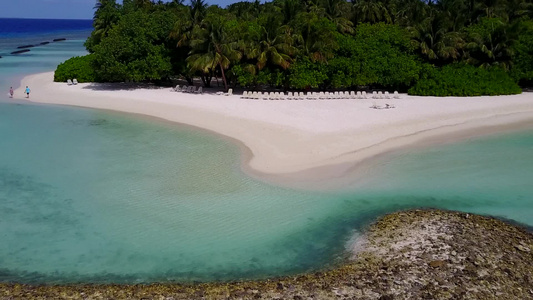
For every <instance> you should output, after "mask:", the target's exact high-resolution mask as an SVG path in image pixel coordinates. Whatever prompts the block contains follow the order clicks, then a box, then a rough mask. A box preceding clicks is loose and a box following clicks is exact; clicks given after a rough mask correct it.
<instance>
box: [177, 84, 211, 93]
mask: <svg viewBox="0 0 533 300" xmlns="http://www.w3.org/2000/svg"><path fill="white" fill-rule="evenodd" d="M172 90H173V91H175V92H182V93H191V94H203V93H204V91H203V88H202V87H201V86H199V87H198V89H196V87H195V86H193V85H191V86H186V85H184V86H183V87H180V86H179V85H176V87H175V88H173V89H172Z"/></svg>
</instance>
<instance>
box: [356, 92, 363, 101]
mask: <svg viewBox="0 0 533 300" xmlns="http://www.w3.org/2000/svg"><path fill="white" fill-rule="evenodd" d="M356 98H357V99H363V94H361V91H357V95H356Z"/></svg>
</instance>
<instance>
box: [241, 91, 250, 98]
mask: <svg viewBox="0 0 533 300" xmlns="http://www.w3.org/2000/svg"><path fill="white" fill-rule="evenodd" d="M241 99H248V91H244V92H242V96H241Z"/></svg>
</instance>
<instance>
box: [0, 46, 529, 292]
mask: <svg viewBox="0 0 533 300" xmlns="http://www.w3.org/2000/svg"><path fill="white" fill-rule="evenodd" d="M81 45H82V40H78V41H76V40H74V41H69V43H58V44H55V45H54V47H55V46H57V48H53V49H52V48H45V47H43V48H42V49H41V50H39V51H43V52H41V53H40V54H39V53H38V52H37V51H35V53H34V54H35V55H36V56H33V57H32V56H27V57H16V58H13V57H6V58H2V59H0V89H3V90H5V91H6V92H7V89H8V87H9V85H10V84H11V82H12V80H13V78H14V77H15V76H18V75H16V74H27V73H32V72H37V71H48V70H51V69H53V68H54V67H55V65H57V63H58V62H60V61H62V60H64V59H65V58H68V57H70V56H73V55H79V54H82V53H83V52H84V51H83V48H82V46H81ZM25 58H27V60H24V59H25ZM15 59H16V60H15ZM33 92H36V91H35V90H33ZM532 150H533V131H531V130H530V131H525V132H520V133H514V134H507V135H501V136H494V137H488V138H483V139H479V140H471V141H468V142H463V143H459V144H455V145H447V146H439V147H433V148H428V149H425V150H420V151H417V152H409V153H401V154H397V155H395V156H391V157H388V158H385V159H382V160H380V161H376V167H375V169H374V172H373V173H374V174H373V179H372V180H370V182H368V183H367V184H366V185H365V186H363V187H357V188H352V189H348V191H338V192H327V193H326V192H312V191H301V190H291V189H286V188H281V187H276V186H272V185H268V184H265V183H262V182H258V181H256V180H254V179H251V178H250V177H248V176H246V175H245V174H243V173H242V172H241V169H240V162H241V160H240V152H239V148H238V147H237V146H236V145H234V144H232V143H230V142H229V141H227V140H225V139H222V138H220V137H218V136H216V135H212V134H208V133H205V132H203V131H198V130H194V129H191V128H187V127H183V126H176V125H173V124H168V123H164V122H159V121H156V120H151V119H140V118H138V117H134V116H129V115H123V114H118V113H109V112H100V111H95V110H90V109H78V108H70V107H59V106H50V105H31V104H28V103H25V102H21V101H13V100H10V99H8V98H7V97H6V96H5V93H0V238H1V240H2V243H0V281H3V282H12V281H16V282H30V283H37V282H48V283H64V282H128V283H135V282H150V281H174V280H178V281H193V280H202V281H205V280H228V279H239V278H262V277H266V276H275V275H284V274H290V273H295V272H301V271H306V270H313V269H317V268H320V267H323V266H326V265H328V264H331V263H335V262H336V261H338V260H339V259H341V258H342V257H343V255H344V253H345V245H346V243H347V241H348V240H349V239H350V238H351V237H352V236H353V234H354V233H356V232H354V230H358V229H361V228H362V227H363V226H365V225H366V224H368V223H369V222H370V221H371V220H373V219H374V218H376V217H377V216H379V215H382V214H384V213H387V212H392V211H395V210H398V209H403V208H412V207H441V208H448V209H455V210H463V211H469V212H476V213H482V214H491V215H496V216H500V217H505V218H509V219H512V220H515V221H519V222H523V223H525V224H528V225H530V226H533V218H531V217H530V216H532V215H533V201H532V200H531V199H533V185H531V184H530V182H531V179H532V177H533V176H532V173H531V170H533V157H532V153H533V151H532Z"/></svg>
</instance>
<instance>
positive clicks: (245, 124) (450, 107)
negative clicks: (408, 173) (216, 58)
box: [15, 72, 533, 178]
mask: <svg viewBox="0 0 533 300" xmlns="http://www.w3.org/2000/svg"><path fill="white" fill-rule="evenodd" d="M26 86H29V87H30V88H31V95H30V96H31V97H30V99H29V101H32V102H38V103H50V104H60V105H73V106H80V107H90V108H97V109H106V110H114V111H121V112H127V113H135V114H142V115H147V116H153V117H158V118H162V119H165V120H168V121H172V122H179V123H184V124H189V125H192V126H196V127H199V128H203V129H207V130H210V131H214V132H216V133H219V134H222V135H225V136H227V137H230V138H233V139H236V140H239V141H241V142H242V143H243V144H244V145H245V146H246V147H247V148H249V150H250V152H251V154H252V155H251V157H250V158H249V159H247V160H246V161H247V164H246V165H247V166H246V168H249V170H253V172H254V173H256V174H262V175H265V176H267V177H268V176H271V177H280V176H281V177H283V176H288V175H287V174H294V173H297V174H302V172H307V173H310V170H315V172H314V173H315V174H314V175H313V176H314V177H317V178H327V177H334V176H338V174H333V173H331V169H330V170H329V171H326V169H325V168H323V167H327V166H335V165H337V166H338V165H342V164H345V163H352V165H353V163H357V162H362V161H364V160H366V159H368V158H371V157H374V156H376V155H379V154H382V153H386V152H389V151H392V150H395V149H398V148H402V147H409V146H413V145H419V144H420V143H421V142H424V143H426V142H453V141H455V140H458V139H463V138H468V137H472V136H477V135H481V134H488V133H493V132H498V131H501V130H508V129H511V128H521V127H524V128H525V127H527V126H530V128H533V93H523V94H521V95H513V96H496V97H469V98H459V97H445V98H439V97H415V96H407V95H404V94H402V95H401V97H400V99H336V100H277V101H272V100H250V99H241V98H240V95H233V96H220V95H214V94H206V93H204V94H202V95H196V94H186V93H180V92H174V91H171V89H170V88H152V89H134V88H131V89H130V88H123V87H124V85H120V84H118V85H111V84H96V83H91V84H88V83H84V84H78V85H71V86H69V85H67V84H66V83H55V82H53V72H49V73H42V74H36V75H31V76H28V77H25V78H24V79H23V80H22V81H21V86H20V88H18V89H17V90H16V91H15V97H16V98H17V99H20V101H28V99H26V98H25V95H24V91H23V90H24V88H25V87H26ZM386 103H387V104H391V105H394V106H395V108H392V109H372V108H370V106H372V105H373V104H377V105H381V106H384V105H385V104H386ZM246 168H245V169H246ZM316 170H318V171H316ZM311 173H313V172H312V171H311ZM289 177H291V176H289Z"/></svg>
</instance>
